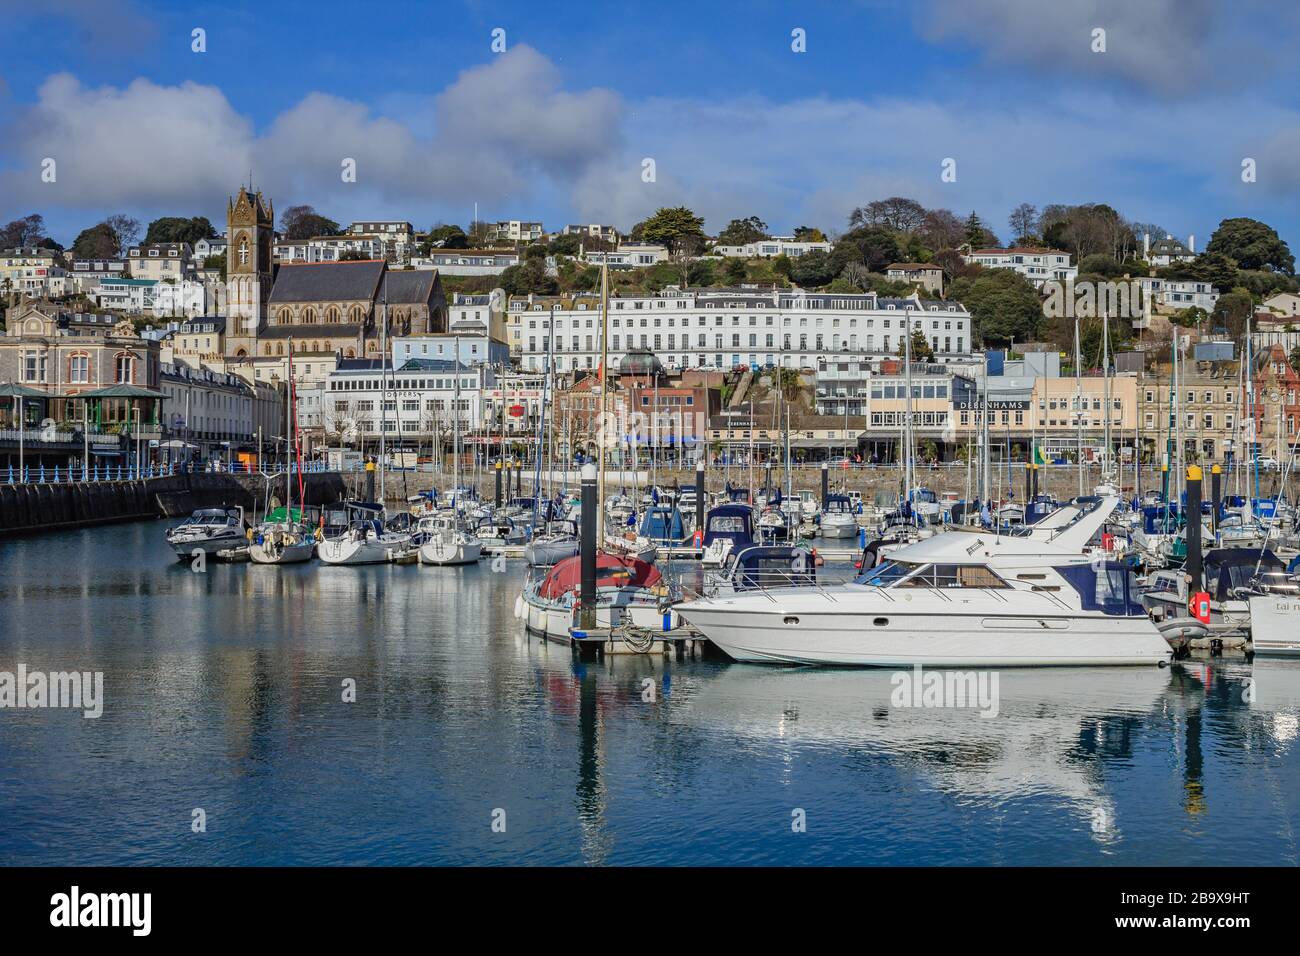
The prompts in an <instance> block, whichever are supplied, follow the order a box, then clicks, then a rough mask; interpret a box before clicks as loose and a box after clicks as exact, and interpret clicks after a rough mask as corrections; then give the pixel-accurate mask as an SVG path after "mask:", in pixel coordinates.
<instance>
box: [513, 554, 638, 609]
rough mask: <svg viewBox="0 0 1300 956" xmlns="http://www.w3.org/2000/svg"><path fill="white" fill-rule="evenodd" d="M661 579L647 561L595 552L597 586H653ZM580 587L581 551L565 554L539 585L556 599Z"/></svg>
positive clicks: (545, 596) (543, 592)
mask: <svg viewBox="0 0 1300 956" xmlns="http://www.w3.org/2000/svg"><path fill="white" fill-rule="evenodd" d="M662 579H663V576H662V575H661V574H660V573H659V570H658V569H657V568H656V567H655V566H654V565H653V564H650V563H649V562H647V561H642V560H641V559H639V558H633V557H630V556H627V555H621V554H610V553H609V552H607V551H597V552H596V587H598V588H613V587H634V588H650V587H654V586H655V585H656V584H658V583H659V582H660V581H661V580H662ZM581 587H582V555H580V554H575V555H574V556H573V557H571V558H565V559H564V560H563V561H561V562H560V563H559V564H557V565H555V567H553V568H551V570H550V571H548V572H547V574H546V577H545V578H544V579H543V580H542V585H541V587H540V588H539V589H538V591H539V593H540V594H541V595H542V597H544V598H548V599H550V600H557V599H558V598H560V597H562V596H564V595H565V594H568V593H569V592H570V591H578V590H579V589H581Z"/></svg>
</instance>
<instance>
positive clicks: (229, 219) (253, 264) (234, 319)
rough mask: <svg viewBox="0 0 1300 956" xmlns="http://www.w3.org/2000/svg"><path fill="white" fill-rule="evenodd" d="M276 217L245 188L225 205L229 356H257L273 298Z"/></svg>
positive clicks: (269, 206)
mask: <svg viewBox="0 0 1300 956" xmlns="http://www.w3.org/2000/svg"><path fill="white" fill-rule="evenodd" d="M274 230H275V213H274V210H273V209H272V207H271V203H270V201H269V200H268V201H266V202H263V200H262V194H261V192H260V191H259V192H255V193H250V192H249V191H248V190H247V189H245V188H244V187H243V186H240V187H239V195H238V196H236V197H235V198H234V199H231V200H230V201H229V202H228V203H227V204H226V355H227V357H229V358H239V357H241V356H252V355H256V354H257V337H258V335H259V334H260V333H261V332H262V331H263V330H264V329H265V328H266V320H267V316H266V303H267V300H268V299H270V297H271V281H272V279H271V239H272V234H273V232H274Z"/></svg>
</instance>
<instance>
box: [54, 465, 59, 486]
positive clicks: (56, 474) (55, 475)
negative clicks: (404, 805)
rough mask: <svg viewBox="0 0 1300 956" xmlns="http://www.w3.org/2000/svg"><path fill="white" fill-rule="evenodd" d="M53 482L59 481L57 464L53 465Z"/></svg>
mask: <svg viewBox="0 0 1300 956" xmlns="http://www.w3.org/2000/svg"><path fill="white" fill-rule="evenodd" d="M54 483H55V484H56V485H57V484H58V483H59V466H58V465H55V466H54Z"/></svg>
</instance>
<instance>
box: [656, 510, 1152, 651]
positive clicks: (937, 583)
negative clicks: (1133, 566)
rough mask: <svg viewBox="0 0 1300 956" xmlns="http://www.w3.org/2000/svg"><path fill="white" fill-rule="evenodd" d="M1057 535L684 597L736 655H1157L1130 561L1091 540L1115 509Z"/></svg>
mask: <svg viewBox="0 0 1300 956" xmlns="http://www.w3.org/2000/svg"><path fill="white" fill-rule="evenodd" d="M1115 504H1116V499H1114V498H1107V499H1105V500H1104V501H1103V502H1102V503H1101V504H1100V505H1099V506H1098V507H1097V508H1096V509H1095V510H1094V511H1092V512H1090V513H1089V514H1087V515H1085V516H1083V517H1082V518H1080V519H1078V520H1077V521H1075V522H1074V523H1073V524H1071V525H1069V526H1068V527H1065V528H1063V529H1061V530H1059V531H1057V532H1056V533H1055V534H1053V535H1052V536H1051V537H1050V539H1048V540H1043V539H1041V538H1038V537H1031V536H1005V535H1003V536H999V535H995V534H993V533H990V532H968V531H953V532H948V533H946V534H940V535H935V536H934V537H931V538H929V539H926V540H923V541H919V542H917V543H915V544H913V545H910V546H908V547H904V548H900V549H899V550H898V551H896V552H894V553H893V554H892V555H891V556H890V560H889V561H888V562H886V563H885V564H883V565H881V566H879V567H876V568H871V569H868V570H866V571H864V573H863V574H862V575H861V576H860V577H859V578H858V579H857V580H856V581H855V582H854V583H852V584H845V585H838V586H831V587H822V586H815V587H777V588H762V589H758V590H756V591H753V592H745V593H740V594H735V595H719V596H717V597H714V598H704V599H701V600H696V601H691V602H688V603H685V604H681V605H679V606H678V608H677V610H678V611H679V612H680V613H681V615H682V617H683V618H685V620H686V621H688V622H689V623H690V624H691V625H693V626H694V627H695V628H697V629H698V630H700V631H701V632H702V633H703V634H704V635H705V636H706V637H707V638H709V639H710V640H711V641H712V642H713V643H714V644H715V645H717V646H718V647H719V648H721V649H722V650H723V651H725V652H726V653H727V654H729V655H730V656H731V657H733V658H735V659H736V660H739V661H753V662H766V663H787V664H836V665H858V666H876V667H902V666H906V667H910V666H913V665H916V664H921V665H924V666H934V667H1013V666H1038V665H1102V664H1134V665H1135V664H1161V663H1165V662H1167V661H1169V660H1170V658H1171V656H1172V651H1171V648H1170V645H1169V643H1168V642H1166V641H1165V640H1164V638H1163V637H1161V635H1160V632H1159V631H1158V630H1157V629H1156V627H1155V625H1154V624H1153V623H1152V622H1151V620H1150V618H1148V617H1147V614H1146V612H1145V610H1144V609H1143V607H1142V605H1141V603H1140V602H1139V601H1138V596H1137V593H1136V586H1135V583H1134V581H1133V578H1132V575H1131V573H1130V572H1129V571H1128V569H1126V568H1125V567H1124V566H1122V565H1120V564H1118V563H1116V562H1111V561H1107V560H1105V559H1104V558H1094V557H1092V556H1089V555H1087V554H1085V553H1084V551H1083V549H1084V547H1085V546H1086V545H1087V543H1088V542H1089V540H1090V539H1091V538H1092V537H1093V535H1094V534H1095V533H1096V532H1097V531H1098V530H1099V529H1100V528H1101V527H1102V525H1103V523H1104V522H1105V521H1106V518H1107V517H1108V516H1109V515H1110V513H1111V511H1112V510H1113V509H1114V507H1115Z"/></svg>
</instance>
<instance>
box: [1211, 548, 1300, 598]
mask: <svg viewBox="0 0 1300 956" xmlns="http://www.w3.org/2000/svg"><path fill="white" fill-rule="evenodd" d="M1203 568H1204V571H1205V590H1206V591H1208V592H1209V593H1210V597H1211V598H1213V599H1214V600H1216V601H1227V600H1229V599H1230V598H1232V597H1234V596H1235V595H1234V594H1233V593H1232V592H1233V590H1234V589H1236V588H1249V587H1251V584H1252V582H1253V581H1254V580H1255V578H1256V577H1258V576H1260V575H1264V574H1270V573H1273V574H1275V573H1279V572H1280V573H1283V574H1285V573H1286V565H1284V564H1283V563H1282V560H1281V559H1280V558H1279V557H1278V556H1277V555H1276V554H1274V553H1273V552H1272V551H1269V550H1267V549H1266V550H1264V551H1263V552H1262V553H1261V552H1260V551H1258V550H1256V549H1255V548H1212V549H1211V550H1209V551H1206V552H1205V560H1204V563H1203ZM1256 569H1258V574H1257V573H1256Z"/></svg>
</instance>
